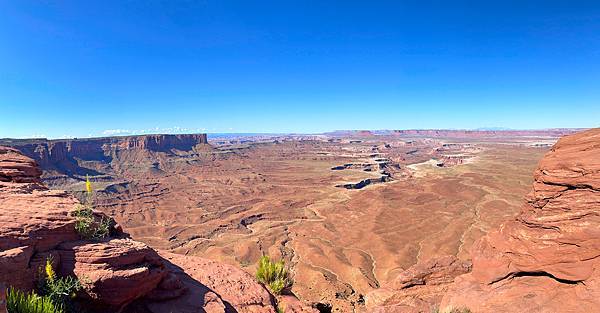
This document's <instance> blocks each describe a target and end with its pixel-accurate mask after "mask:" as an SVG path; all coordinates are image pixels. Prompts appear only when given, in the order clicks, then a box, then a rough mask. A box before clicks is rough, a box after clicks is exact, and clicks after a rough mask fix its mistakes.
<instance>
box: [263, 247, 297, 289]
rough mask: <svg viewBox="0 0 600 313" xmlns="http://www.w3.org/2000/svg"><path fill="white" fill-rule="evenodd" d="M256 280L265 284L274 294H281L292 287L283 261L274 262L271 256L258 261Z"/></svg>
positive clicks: (264, 256)
mask: <svg viewBox="0 0 600 313" xmlns="http://www.w3.org/2000/svg"><path fill="white" fill-rule="evenodd" d="M256 279H257V280H258V281H259V282H261V283H263V284H264V285H265V286H267V288H269V290H271V292H273V293H274V294H281V293H282V292H283V291H284V290H286V289H288V288H289V287H291V286H292V281H291V280H290V279H289V277H288V271H287V269H286V268H285V262H284V261H283V260H280V261H277V262H273V261H271V258H269V256H266V255H263V256H262V257H261V258H260V260H259V261H258V269H257V270H256Z"/></svg>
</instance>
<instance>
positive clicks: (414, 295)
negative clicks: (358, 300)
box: [366, 255, 471, 313]
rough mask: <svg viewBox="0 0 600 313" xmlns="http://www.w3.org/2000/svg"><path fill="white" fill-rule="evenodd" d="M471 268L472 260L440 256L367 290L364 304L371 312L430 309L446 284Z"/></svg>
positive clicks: (438, 300) (382, 312)
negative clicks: (387, 282) (385, 283)
mask: <svg viewBox="0 0 600 313" xmlns="http://www.w3.org/2000/svg"><path fill="white" fill-rule="evenodd" d="M470 270H471V262H468V261H461V260H459V259H458V258H456V257H455V256H451V255H448V256H443V257H440V258H434V259H430V260H428V261H426V262H421V263H418V264H415V265H413V266H412V267H410V268H409V269H407V270H406V271H404V272H402V273H400V275H398V277H396V278H395V279H394V280H393V281H392V282H391V283H389V284H387V285H385V286H383V287H381V288H379V289H377V290H375V291H373V292H371V293H369V294H368V295H367V297H366V302H367V303H366V304H367V307H368V308H371V310H372V311H373V312H378V313H384V312H431V311H433V310H434V309H435V307H436V304H437V303H439V302H440V301H441V299H442V296H443V295H444V293H445V292H446V291H447V290H448V287H449V285H450V284H451V283H452V282H453V281H454V278H456V277H457V276H459V275H462V274H465V273H468V272H469V271H470Z"/></svg>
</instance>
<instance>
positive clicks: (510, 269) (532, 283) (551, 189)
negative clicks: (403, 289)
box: [442, 129, 600, 312]
mask: <svg viewBox="0 0 600 313" xmlns="http://www.w3.org/2000/svg"><path fill="white" fill-rule="evenodd" d="M534 179H535V181H534V183H533V191H532V192H531V194H530V195H529V196H528V200H527V203H526V204H525V205H524V206H523V209H522V213H521V214H520V215H519V216H518V217H517V218H516V219H514V220H511V221H508V222H506V223H504V224H503V225H502V226H500V228H499V229H498V230H496V231H494V232H491V233H489V234H488V235H487V236H485V237H483V238H482V239H481V240H480V241H479V242H478V243H477V244H476V245H475V246H474V247H473V250H472V253H471V256H472V258H473V271H472V273H470V274H468V275H464V276H460V277H458V278H457V279H456V281H455V283H454V284H453V286H452V287H451V289H450V291H449V292H448V293H447V294H446V295H445V296H444V300H443V301H442V306H455V307H456V306H466V307H469V308H471V310H472V311H473V312H597V311H598V310H600V258H599V257H600V129H593V130H589V131H585V132H581V133H577V134H574V135H571V136H566V137H564V138H562V139H560V140H559V141H558V143H556V145H555V146H554V147H553V148H552V149H551V151H550V152H548V154H546V156H545V157H544V158H543V159H542V160H541V161H540V163H539V166H538V168H537V169H536V171H535V173H534Z"/></svg>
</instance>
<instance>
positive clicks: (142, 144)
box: [0, 134, 208, 168]
mask: <svg viewBox="0 0 600 313" xmlns="http://www.w3.org/2000/svg"><path fill="white" fill-rule="evenodd" d="M0 144H2V145H5V146H12V147H15V148H17V149H19V150H20V151H21V152H22V153H23V154H25V155H26V156H28V157H30V158H32V159H34V160H35V161H37V162H38V163H39V164H40V166H41V167H42V168H47V167H49V166H53V165H56V164H65V162H67V163H68V162H74V158H78V159H84V160H97V161H100V160H110V158H111V157H113V156H114V154H115V153H118V152H120V151H126V150H146V151H152V152H170V151H171V150H181V151H190V150H192V149H193V148H194V147H196V146H197V145H201V144H208V139H207V136H206V134H180V135H166V134H163V135H140V136H123V137H103V138H83V139H59V140H45V139H31V140H8V139H0Z"/></svg>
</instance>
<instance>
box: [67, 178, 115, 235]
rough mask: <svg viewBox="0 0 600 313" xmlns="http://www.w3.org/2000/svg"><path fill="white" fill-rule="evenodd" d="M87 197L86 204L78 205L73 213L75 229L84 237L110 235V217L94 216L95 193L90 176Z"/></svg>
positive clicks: (86, 186) (86, 184)
mask: <svg viewBox="0 0 600 313" xmlns="http://www.w3.org/2000/svg"><path fill="white" fill-rule="evenodd" d="M85 189H86V199H85V204H82V205H78V206H77V207H76V208H75V210H74V211H73V212H72V213H71V215H72V216H74V217H75V231H77V233H78V234H79V235H80V236H81V237H82V238H83V239H88V240H90V239H96V240H97V239H102V238H106V237H108V236H109V235H110V228H111V226H113V225H112V223H113V221H112V219H110V218H108V217H102V218H97V217H96V216H94V211H93V210H92V208H93V207H94V201H93V198H94V194H93V190H92V183H91V182H90V179H89V177H87V176H86V180H85Z"/></svg>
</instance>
